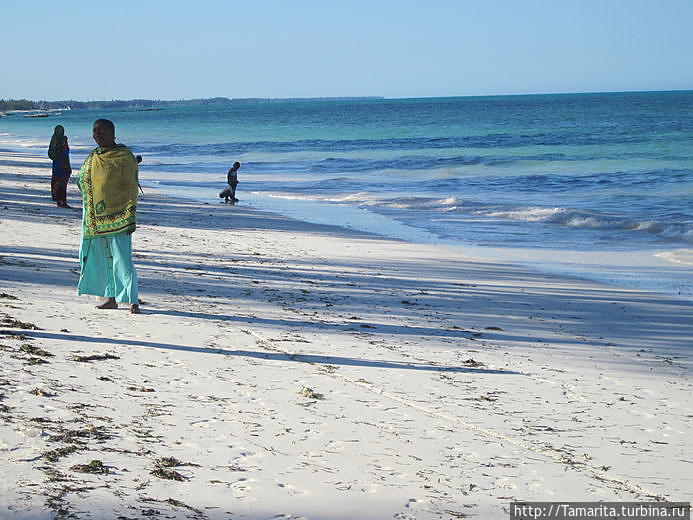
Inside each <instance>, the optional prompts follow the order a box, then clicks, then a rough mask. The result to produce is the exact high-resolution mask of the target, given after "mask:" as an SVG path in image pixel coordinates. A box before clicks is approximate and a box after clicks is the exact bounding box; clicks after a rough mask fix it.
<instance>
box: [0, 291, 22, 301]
mask: <svg viewBox="0 0 693 520" xmlns="http://www.w3.org/2000/svg"><path fill="white" fill-rule="evenodd" d="M0 298H2V299H3V300H19V298H17V297H16V296H12V295H11V294H7V293H0Z"/></svg>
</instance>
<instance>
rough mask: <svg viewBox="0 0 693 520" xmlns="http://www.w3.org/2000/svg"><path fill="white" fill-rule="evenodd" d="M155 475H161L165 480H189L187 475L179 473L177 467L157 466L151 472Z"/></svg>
mask: <svg viewBox="0 0 693 520" xmlns="http://www.w3.org/2000/svg"><path fill="white" fill-rule="evenodd" d="M149 473H150V474H151V475H154V476H155V477H159V478H162V479H165V480H177V481H178V482H185V481H186V480H188V479H187V478H186V477H184V476H183V475H181V474H180V473H178V472H177V471H176V470H175V469H168V468H160V467H157V468H155V469H153V470H152V471H150V472H149Z"/></svg>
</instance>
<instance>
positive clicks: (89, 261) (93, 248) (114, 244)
mask: <svg viewBox="0 0 693 520" xmlns="http://www.w3.org/2000/svg"><path fill="white" fill-rule="evenodd" d="M79 264H80V275H79V283H78V284H77V292H78V294H93V295H95V296H104V297H106V298H115V299H116V301H117V302H127V303H131V304H132V303H138V299H137V297H138V294H137V272H136V271H135V265H134V264H133V263H132V235H131V234H129V233H127V232H123V233H117V234H115V235H106V236H99V237H94V238H85V237H84V235H82V243H81V245H80V248H79Z"/></svg>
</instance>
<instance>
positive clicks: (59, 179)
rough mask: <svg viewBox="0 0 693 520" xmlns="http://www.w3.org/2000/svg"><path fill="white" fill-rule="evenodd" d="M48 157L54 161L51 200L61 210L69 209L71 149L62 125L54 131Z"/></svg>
mask: <svg viewBox="0 0 693 520" xmlns="http://www.w3.org/2000/svg"><path fill="white" fill-rule="evenodd" d="M48 157H49V158H50V159H51V160H52V161H53V172H52V175H51V198H52V199H53V200H54V201H55V203H56V205H57V206H58V207H59V208H69V207H70V206H68V205H67V183H68V181H69V180H70V174H71V173H72V168H71V166H70V147H69V146H68V145H67V136H66V135H65V129H64V128H63V127H62V125H57V126H56V127H55V129H54V130H53V137H51V144H50V145H49V147H48Z"/></svg>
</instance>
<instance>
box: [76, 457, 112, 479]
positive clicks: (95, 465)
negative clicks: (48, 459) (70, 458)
mask: <svg viewBox="0 0 693 520" xmlns="http://www.w3.org/2000/svg"><path fill="white" fill-rule="evenodd" d="M70 469H71V470H72V471H76V472H78V473H93V474H96V475H105V474H107V473H108V472H109V471H108V468H107V467H106V466H104V465H103V462H101V461H100V460H92V461H91V462H90V463H89V464H75V465H74V466H72V467H71V468H70Z"/></svg>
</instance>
